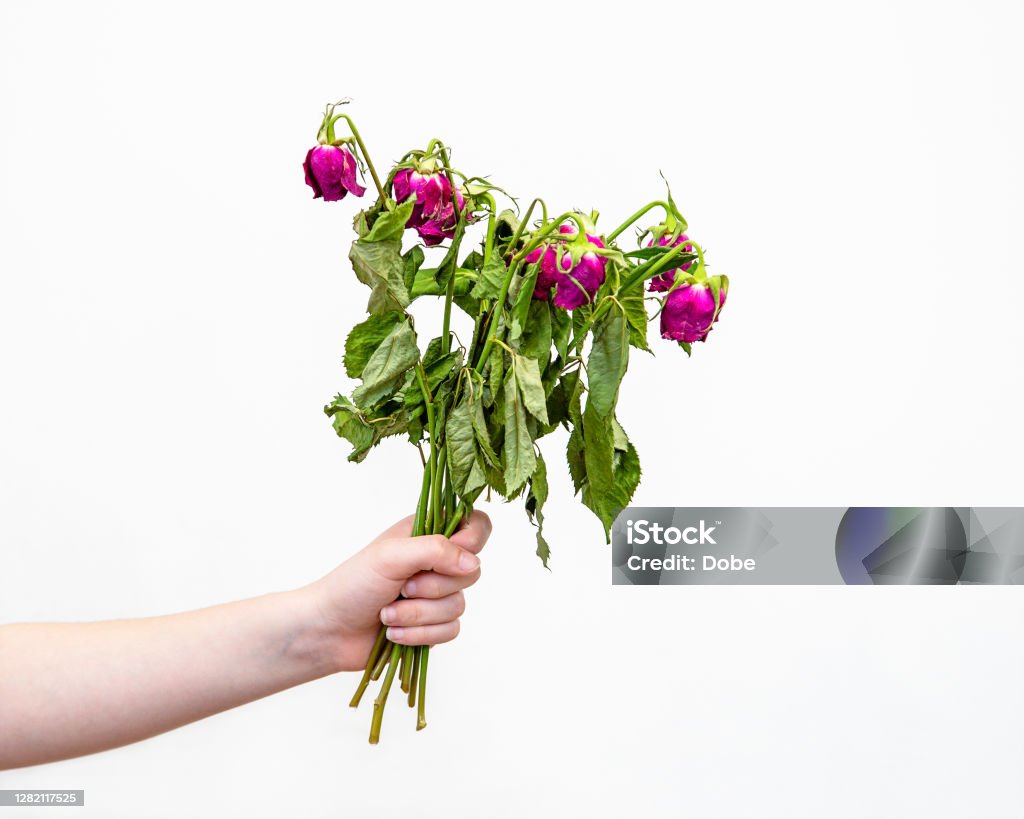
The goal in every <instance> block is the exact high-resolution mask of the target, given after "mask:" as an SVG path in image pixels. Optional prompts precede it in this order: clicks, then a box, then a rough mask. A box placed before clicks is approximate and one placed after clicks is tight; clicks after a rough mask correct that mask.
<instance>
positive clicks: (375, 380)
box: [352, 321, 420, 408]
mask: <svg viewBox="0 0 1024 819" xmlns="http://www.w3.org/2000/svg"><path fill="white" fill-rule="evenodd" d="M419 358H420V351H419V348H418V347H417V346H416V333H415V332H414V331H413V329H412V327H411V326H410V324H409V322H408V321H403V322H401V323H400V324H397V325H396V326H395V327H394V329H392V331H391V332H390V333H389V334H388V335H387V337H386V338H385V339H384V340H383V341H382V342H381V344H380V346H379V347H378V348H377V349H376V350H374V352H373V355H371V356H370V359H369V361H367V362H366V367H365V368H364V369H363V383H362V384H361V385H360V386H359V387H357V388H356V390H355V391H354V392H353V393H352V399H353V400H354V401H355V403H356V405H357V406H360V407H363V408H369V407H372V406H373V405H374V404H376V403H378V402H379V401H380V400H381V399H383V398H386V397H387V396H389V395H391V394H393V393H394V391H395V390H396V389H397V388H398V387H399V386H400V385H401V383H402V381H403V380H404V378H405V374H406V371H407V370H408V369H409V368H410V367H412V366H413V365H415V364H416V362H418V361H419Z"/></svg>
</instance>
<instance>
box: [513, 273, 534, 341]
mask: <svg viewBox="0 0 1024 819" xmlns="http://www.w3.org/2000/svg"><path fill="white" fill-rule="evenodd" d="M539 272H540V265H536V264H531V265H529V266H528V267H527V269H526V275H524V276H523V277H522V278H521V279H520V280H519V281H518V282H517V289H516V292H515V296H514V300H513V302H512V311H511V318H510V319H509V341H511V342H515V341H517V340H518V339H519V337H520V336H521V335H522V334H523V329H524V328H525V327H526V323H527V319H528V316H529V314H530V305H531V304H532V303H533V301H534V299H533V289H534V287H535V286H536V284H537V274H538V273H539Z"/></svg>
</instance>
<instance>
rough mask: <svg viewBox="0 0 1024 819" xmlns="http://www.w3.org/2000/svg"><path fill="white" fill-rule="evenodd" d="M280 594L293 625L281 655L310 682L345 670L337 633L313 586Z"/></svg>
mask: <svg viewBox="0 0 1024 819" xmlns="http://www.w3.org/2000/svg"><path fill="white" fill-rule="evenodd" d="M281 595H282V597H283V598H285V604H286V605H287V607H288V608H289V610H290V611H291V613H292V618H293V622H294V624H295V625H294V627H293V629H292V630H291V633H290V634H289V637H288V640H287V643H286V645H285V648H284V650H283V651H284V653H285V654H287V656H288V657H289V658H290V659H291V661H292V662H294V663H296V664H298V665H299V666H300V667H301V668H302V669H303V670H304V672H305V673H306V674H307V675H308V677H309V679H311V680H314V679H318V678H320V677H326V676H327V675H329V674H335V673H337V672H339V671H344V670H345V661H344V657H343V656H342V654H341V652H339V650H338V638H337V634H335V633H334V630H333V629H332V628H331V627H330V624H329V621H328V618H327V617H326V616H325V615H324V611H323V607H322V606H321V605H320V602H319V595H318V594H317V591H316V588H315V586H303V587H302V588H299V589H294V590H292V591H287V592H282V593H281Z"/></svg>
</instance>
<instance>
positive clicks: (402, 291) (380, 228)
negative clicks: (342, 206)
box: [348, 200, 413, 313]
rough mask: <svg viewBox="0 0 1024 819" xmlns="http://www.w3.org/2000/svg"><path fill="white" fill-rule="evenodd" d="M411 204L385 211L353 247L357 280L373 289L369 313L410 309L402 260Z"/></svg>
mask: <svg viewBox="0 0 1024 819" xmlns="http://www.w3.org/2000/svg"><path fill="white" fill-rule="evenodd" d="M412 205H413V203H412V201H411V200H410V201H409V202H406V203H405V204H402V205H399V206H398V207H397V209H396V210H394V211H387V210H385V211H383V212H381V213H380V215H379V216H378V217H377V219H376V221H374V223H373V226H372V227H371V228H370V229H369V231H367V232H366V234H365V235H364V236H362V237H361V238H359V239H356V240H355V241H354V242H353V243H352V249H351V250H350V251H349V254H348V256H349V259H350V260H351V261H352V269H353V270H354V271H355V273H356V277H357V278H358V279H359V281H361V282H362V283H363V284H365V285H366V286H367V287H369V288H370V301H369V304H367V307H366V309H367V312H369V313H384V312H387V311H389V310H402V309H404V308H406V307H408V306H409V289H408V287H406V283H405V272H406V260H405V259H404V258H403V257H402V233H403V231H404V229H405V223H406V222H407V221H408V219H409V216H410V214H411V213H412Z"/></svg>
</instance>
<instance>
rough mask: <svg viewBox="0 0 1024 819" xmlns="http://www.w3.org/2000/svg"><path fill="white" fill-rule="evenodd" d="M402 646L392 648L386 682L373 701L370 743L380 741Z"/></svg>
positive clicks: (374, 743)
mask: <svg viewBox="0 0 1024 819" xmlns="http://www.w3.org/2000/svg"><path fill="white" fill-rule="evenodd" d="M401 651H402V647H401V646H399V645H396V646H395V647H394V648H392V649H391V661H390V665H389V666H388V673H387V676H385V677H384V683H383V684H382V685H381V687H380V693H379V694H377V699H375V700H374V701H373V720H372V721H371V722H370V744H371V745H376V744H377V743H378V742H380V726H381V722H382V721H383V719H384V706H385V705H386V704H387V701H388V693H389V692H390V691H391V684H392V683H393V682H394V681H395V673H396V672H397V671H398V658H399V656H400V654H401Z"/></svg>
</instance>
